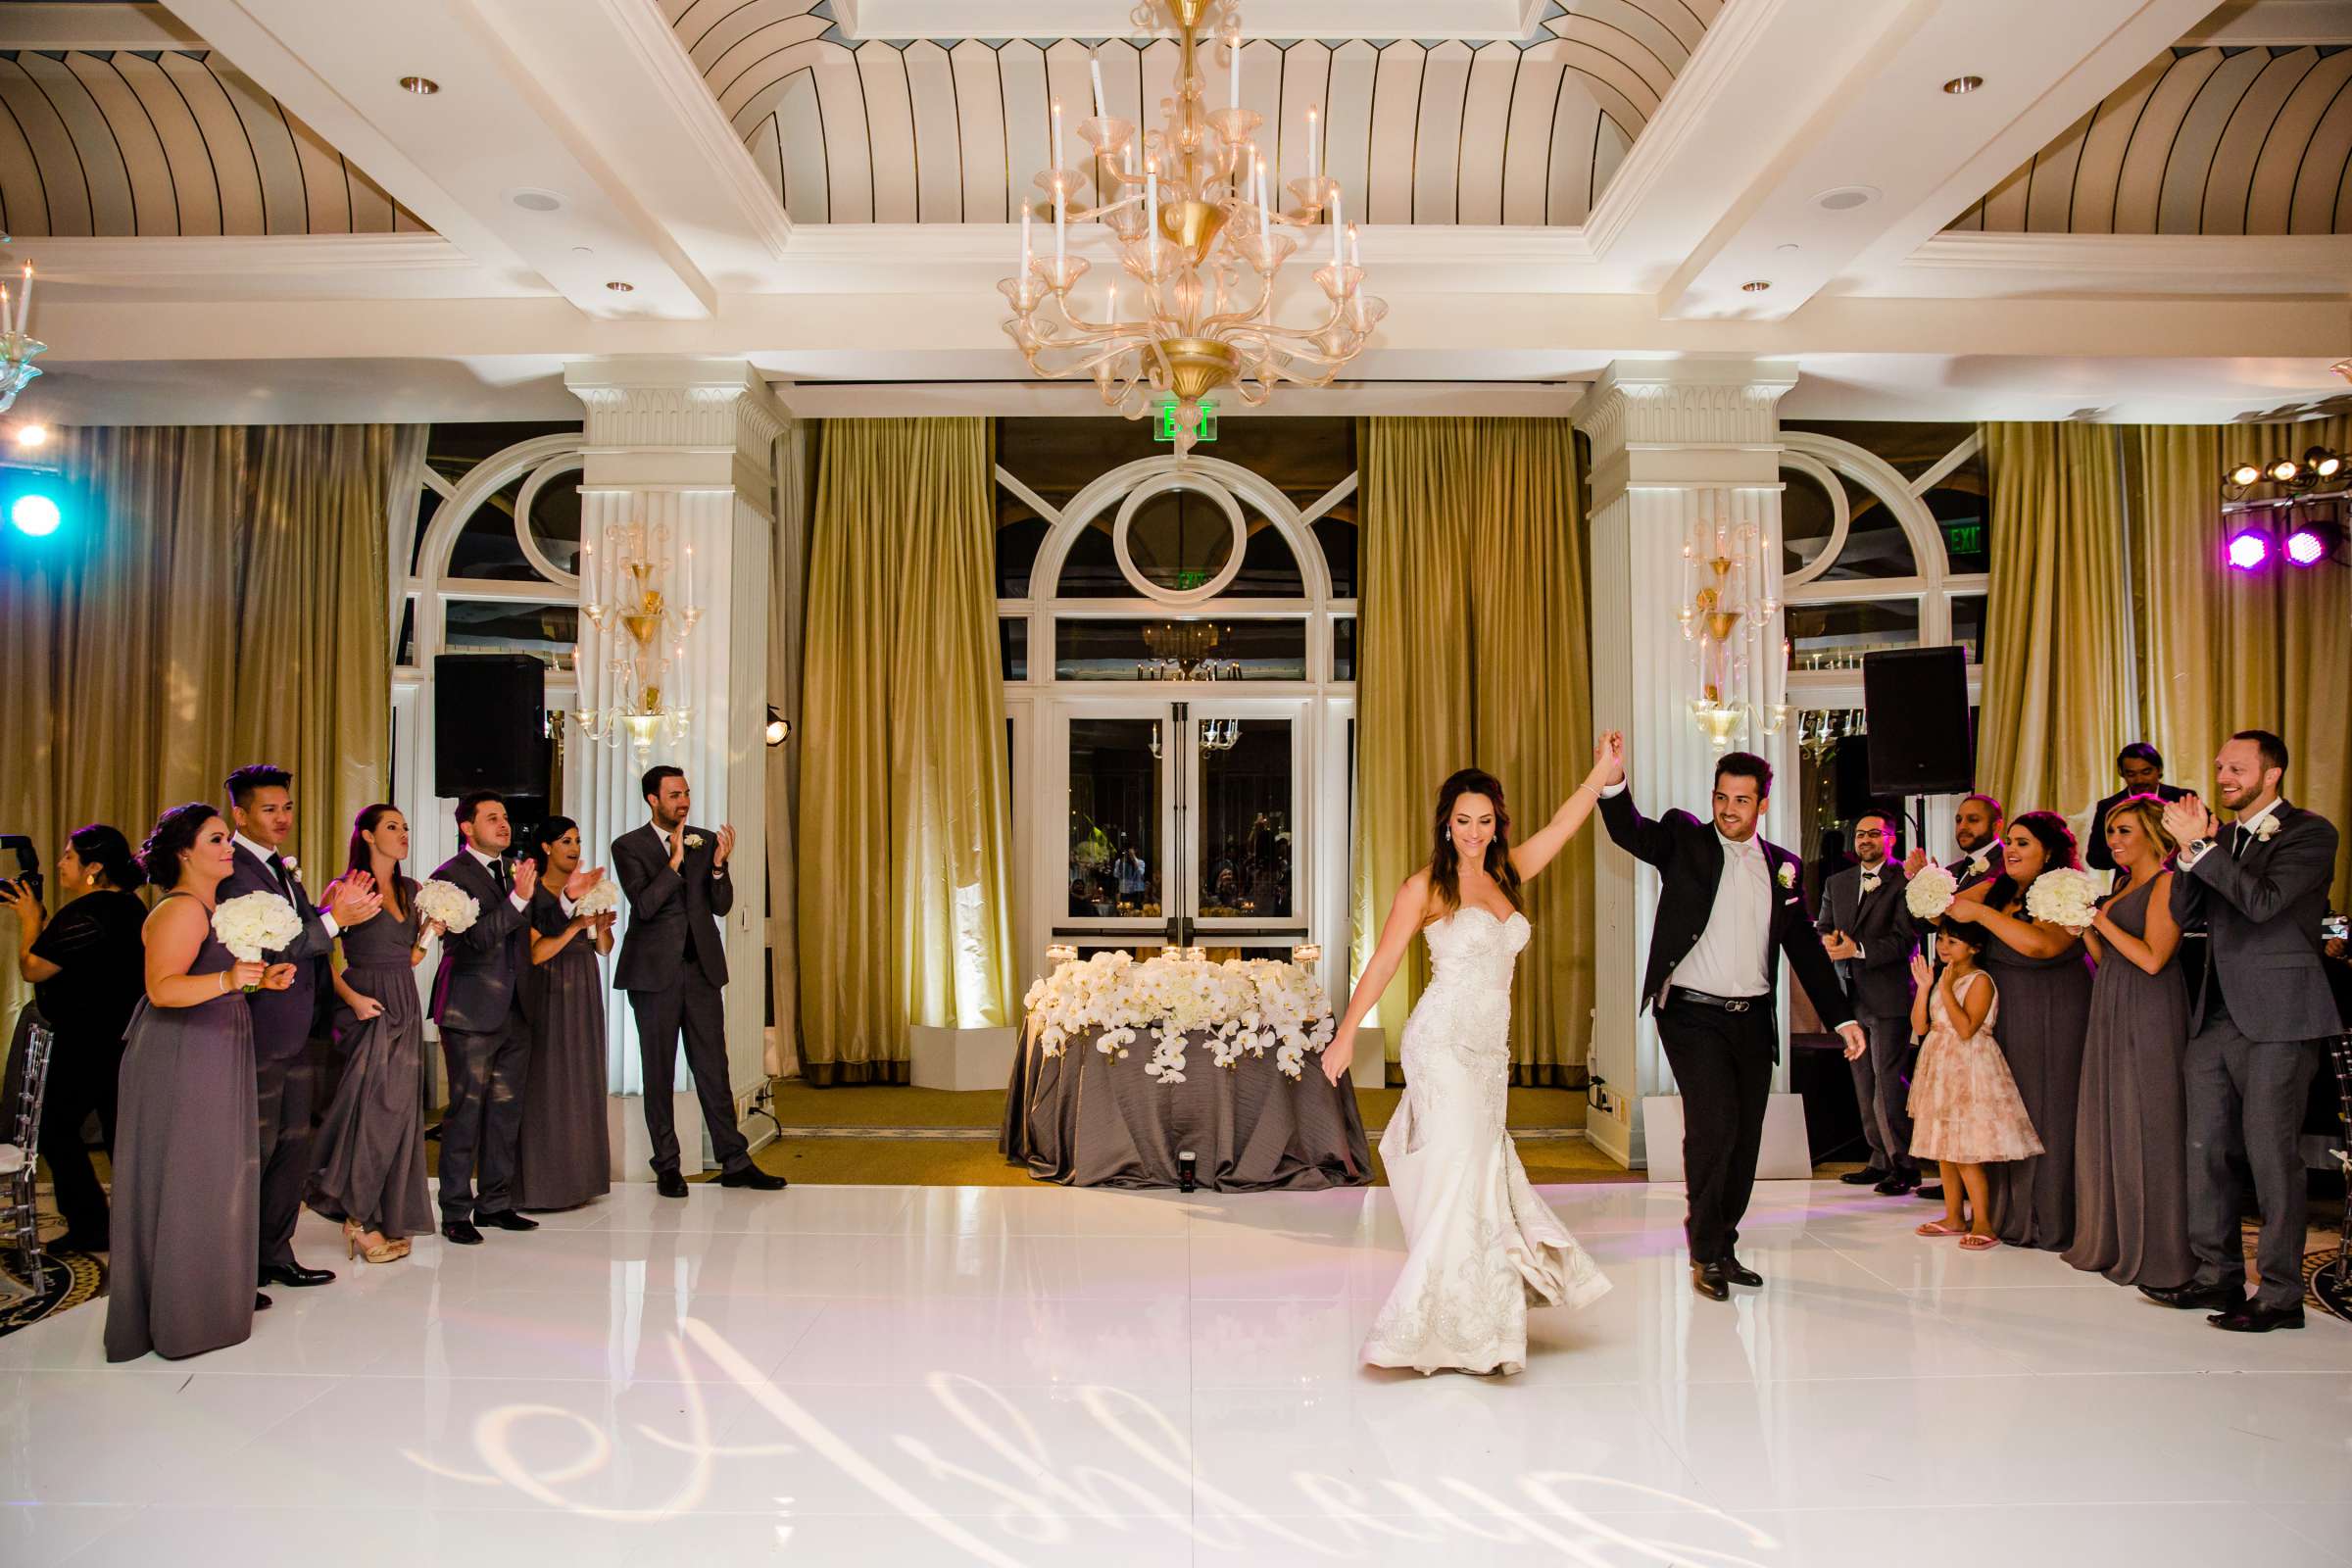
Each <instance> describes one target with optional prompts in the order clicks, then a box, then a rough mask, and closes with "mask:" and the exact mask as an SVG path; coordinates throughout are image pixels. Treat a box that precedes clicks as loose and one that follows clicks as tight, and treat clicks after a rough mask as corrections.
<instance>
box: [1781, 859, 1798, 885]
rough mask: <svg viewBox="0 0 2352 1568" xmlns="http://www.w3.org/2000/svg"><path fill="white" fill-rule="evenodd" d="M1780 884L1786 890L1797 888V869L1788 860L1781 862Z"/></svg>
mask: <svg viewBox="0 0 2352 1568" xmlns="http://www.w3.org/2000/svg"><path fill="white" fill-rule="evenodd" d="M1780 884H1781V886H1783V887H1785V888H1792V887H1794V886H1796V867H1795V866H1793V865H1790V864H1789V862H1788V861H1786V860H1783V861H1782V862H1781V870H1780Z"/></svg>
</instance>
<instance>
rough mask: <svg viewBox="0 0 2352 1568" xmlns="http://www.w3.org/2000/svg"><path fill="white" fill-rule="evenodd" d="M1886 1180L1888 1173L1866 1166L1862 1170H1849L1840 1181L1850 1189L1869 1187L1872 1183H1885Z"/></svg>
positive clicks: (1839, 1178)
mask: <svg viewBox="0 0 2352 1568" xmlns="http://www.w3.org/2000/svg"><path fill="white" fill-rule="evenodd" d="M1886 1178H1887V1173H1886V1172H1885V1171H1883V1170H1876V1169H1873V1168H1872V1167H1871V1166H1868V1165H1865V1166H1863V1167H1862V1168H1861V1169H1860V1170H1849V1171H1847V1172H1846V1173H1845V1174H1844V1175H1842V1176H1840V1177H1838V1180H1839V1181H1841V1182H1843V1183H1845V1185H1846V1186H1848V1187H1868V1186H1870V1185H1871V1184H1872V1183H1874V1182H1880V1181H1884V1180H1886Z"/></svg>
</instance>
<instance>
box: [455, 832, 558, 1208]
mask: <svg viewBox="0 0 2352 1568" xmlns="http://www.w3.org/2000/svg"><path fill="white" fill-rule="evenodd" d="M458 837H459V839H460V840H461V841H463V843H464V846H465V847H464V848H462V849H461V850H459V851H458V853H457V854H455V855H453V856H451V857H450V858H448V859H446V860H444V861H442V862H441V864H439V865H438V866H436V867H434V869H433V876H432V880H434V881H436V882H447V883H449V884H451V885H452V886H454V887H456V888H458V889H460V890H461V891H463V892H465V893H466V894H469V895H470V896H471V897H472V899H473V902H474V904H475V905H476V906H478V907H479V911H480V912H479V913H477V914H476V915H475V916H474V919H473V924H471V925H470V926H467V927H466V929H465V930H463V931H453V932H447V933H444V934H443V936H442V938H441V968H440V970H439V972H437V973H436V974H435V975H434V976H433V1021H434V1022H435V1023H437V1024H439V1025H440V1026H441V1061H442V1064H443V1065H444V1066H445V1067H447V1068H448V1069H449V1113H448V1114H447V1115H445V1116H444V1117H442V1119H441V1234H442V1236H443V1237H444V1238H445V1239H446V1240H448V1241H450V1242H453V1243H455V1244H456V1245H458V1246H460V1247H478V1246H480V1245H481V1240H482V1231H481V1228H482V1227H483V1226H485V1225H488V1226H491V1227H493V1228H495V1229H498V1230H502V1231H535V1230H537V1229H538V1228H539V1222H538V1221H537V1220H535V1219H525V1218H524V1217H523V1216H522V1215H520V1214H517V1213H516V1212H515V1157H516V1154H515V1151H516V1146H517V1143H518V1141H519V1139H520V1136H521V1133H522V1096H523V1090H524V1087H525V1085H526V1084H527V1082H528V1080H529V1077H530V1070H531V1030H530V1025H529V1023H528V1022H527V1021H526V1020H525V1019H524V1018H523V1015H522V1002H521V997H520V995H519V993H520V991H521V989H522V978H523V976H524V975H525V974H526V973H528V972H529V970H530V963H531V928H530V920H529V919H528V918H527V916H526V913H525V911H527V910H528V909H529V908H530V905H531V895H532V894H533V893H535V892H537V891H538V887H539V863H538V862H537V861H536V860H533V859H532V858H530V857H528V856H524V857H522V858H519V859H516V860H515V861H513V862H509V861H508V859H507V858H506V855H507V849H508V847H509V846H510V845H511V844H512V843H513V842H514V838H515V827H514V824H513V823H511V822H509V821H508V820H507V803H506V800H505V798H504V797H503V796H500V795H498V794H497V793H496V792H494V791H491V790H475V791H473V792H472V793H471V794H468V795H465V796H462V797H460V798H459V800H458ZM477 1180H478V1182H479V1191H478V1192H477V1191H476V1182H477Z"/></svg>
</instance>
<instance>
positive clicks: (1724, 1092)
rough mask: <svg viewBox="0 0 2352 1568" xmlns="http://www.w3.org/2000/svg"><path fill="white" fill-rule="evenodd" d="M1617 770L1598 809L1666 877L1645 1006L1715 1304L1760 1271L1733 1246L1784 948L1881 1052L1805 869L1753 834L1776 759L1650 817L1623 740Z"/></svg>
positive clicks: (1777, 1034)
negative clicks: (1706, 806) (1849, 990)
mask: <svg viewBox="0 0 2352 1568" xmlns="http://www.w3.org/2000/svg"><path fill="white" fill-rule="evenodd" d="M1607 744H1608V749H1609V755H1610V758H1611V760H1612V762H1613V766H1612V768H1611V772H1612V773H1613V774H1614V777H1612V779H1611V780H1610V782H1609V783H1608V784H1607V785H1606V786H1605V787H1604V788H1603V789H1602V790H1601V792H1600V817H1601V821H1602V822H1604V823H1605V824H1607V826H1608V830H1609V837H1610V838H1611V839H1613V840H1615V841H1616V843H1617V846H1618V848H1620V849H1622V850H1624V851H1625V852H1626V853H1628V854H1629V855H1632V856H1633V857H1634V858H1637V859H1641V860H1645V861H1647V862H1648V863H1649V864H1651V865H1653V866H1656V867H1657V869H1658V872H1659V875H1660V877H1661V879H1662V886H1661V887H1660V889H1659V892H1658V913H1657V920H1656V923H1655V924H1654V925H1653V926H1652V927H1651V929H1650V936H1649V962H1648V965H1647V967H1646V969H1645V970H1644V972H1643V974H1642V1006H1643V1007H1644V1008H1654V1009H1655V1012H1656V1016H1657V1021H1658V1039H1659V1041H1660V1042H1661V1043H1662V1044H1664V1046H1665V1048H1666V1060H1667V1063H1668V1064H1669V1065H1670V1066H1672V1067H1673V1068H1674V1077H1675V1082H1676V1083H1677V1084H1679V1085H1680V1086H1681V1087H1682V1091H1683V1175H1684V1178H1685V1180H1686V1183H1687V1184H1688V1186H1689V1188H1690V1194H1691V1200H1690V1201H1691V1208H1690V1217H1689V1219H1688V1220H1687V1222H1686V1223H1685V1226H1684V1232H1685V1235H1686V1236H1687V1237H1688V1238H1689V1241H1690V1244H1691V1288H1692V1289H1693V1290H1695V1291H1697V1292H1698V1294H1699V1295H1701V1296H1704V1297H1706V1298H1707V1299H1710V1300H1715V1301H1722V1300H1728V1299H1730V1298H1731V1294H1732V1293H1731V1287H1732V1286H1734V1285H1761V1284H1763V1283H1764V1281H1763V1278H1762V1277H1761V1276H1760V1275H1758V1274H1757V1273H1756V1272H1755V1270H1753V1269H1751V1268H1749V1267H1747V1266H1746V1265H1745V1264H1743V1263H1741V1262H1740V1258H1739V1256H1738V1254H1737V1253H1736V1252H1735V1251H1734V1250H1733V1249H1734V1247H1735V1246H1736V1245H1737V1244H1738V1242H1739V1240H1740V1218H1741V1217H1742V1216H1743V1215H1745V1214H1746V1212H1747V1200H1748V1195H1749V1194H1750V1192H1752V1191H1753V1189H1754V1187H1755V1183H1756V1157H1757V1155H1758V1153H1759V1152H1761V1151H1762V1149H1763V1145H1764V1110H1765V1106H1766V1104H1767V1103H1769V1101H1770V1098H1771V1094H1772V1071H1773V1068H1774V1067H1775V1066H1776V1065H1778V1064H1779V1062H1780V1059H1781V1029H1780V1005H1779V996H1780V972H1781V958H1782V956H1783V955H1784V954H1785V955H1786V956H1787V957H1788V959H1789V965H1790V966H1791V967H1792V968H1794V969H1795V970H1796V977H1797V980H1798V982H1799V983H1801V984H1802V985H1803V986H1804V988H1805V995H1806V996H1807V997H1810V998H1811V999H1812V1001H1813V1008H1814V1010H1815V1011H1816V1012H1818V1013H1820V1014H1821V1016H1822V1018H1823V1020H1824V1021H1825V1022H1830V1023H1833V1024H1834V1025H1835V1027H1836V1028H1837V1031H1838V1034H1839V1035H1840V1036H1842V1037H1843V1038H1844V1040H1845V1048H1846V1059H1847V1060H1848V1061H1851V1060H1854V1059H1855V1058H1856V1057H1858V1056H1860V1055H1861V1054H1863V1053H1865V1052H1867V1051H1868V1050H1869V1049H1870V1042H1869V1039H1868V1037H1867V1036H1865V1035H1864V1034H1863V1032H1862V1026H1861V1025H1860V1024H1858V1023H1856V1022H1855V1021H1854V1014H1853V1009H1852V1008H1851V1007H1850V1006H1848V1005H1847V1003H1846V997H1845V988H1844V987H1843V986H1840V985H1839V984H1838V971H1837V969H1836V968H1835V967H1834V966H1833V965H1832V963H1831V962H1830V956H1829V955H1828V954H1827V953H1825V952H1824V951H1823V950H1822V945H1821V938H1820V937H1819V936H1818V935H1817V934H1816V933H1815V931H1814V929H1813V920H1812V917H1811V916H1810V915H1809V914H1807V913H1806V912H1805V896H1804V891H1803V887H1802V878H1803V869H1804V868H1803V866H1802V864H1801V863H1800V862H1799V861H1798V859H1797V858H1796V857H1795V856H1793V855H1791V854H1789V852H1788V851H1787V850H1784V849H1782V848H1781V847H1780V846H1779V845H1776V844H1769V843H1766V842H1765V841H1764V840H1763V839H1762V838H1760V837H1759V836H1758V835H1757V833H1756V824H1757V822H1758V821H1759V820H1761V818H1762V817H1763V814H1764V806H1765V803H1766V801H1768V800H1769V799H1770V798H1771V795H1772V764H1771V763H1769V762H1767V761H1765V760H1763V759H1762V758H1760V757H1753V756H1750V755H1749V754H1747V753H1745V752H1732V753H1730V754H1728V755H1726V756H1725V757H1723V758H1721V759H1720V760H1717V762H1716V763H1715V797H1714V819H1713V820H1712V821H1711V822H1701V821H1699V820H1698V819H1697V818H1696V817H1694V816H1692V815H1691V813H1690V812H1688V811H1681V810H1675V811H1668V812H1667V813H1666V816H1665V818H1664V820H1662V821H1656V822H1653V821H1651V820H1650V819H1649V818H1647V817H1645V816H1643V815H1642V813H1641V812H1640V811H1639V810H1637V809H1635V807H1634V801H1633V797H1632V796H1631V795H1630V794H1629V793H1627V790H1626V787H1625V741H1624V737H1623V736H1621V735H1611V736H1610V737H1609V739H1608V743H1607Z"/></svg>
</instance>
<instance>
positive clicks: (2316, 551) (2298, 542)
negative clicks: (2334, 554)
mask: <svg viewBox="0 0 2352 1568" xmlns="http://www.w3.org/2000/svg"><path fill="white" fill-rule="evenodd" d="M2280 549H2281V550H2282V551H2283V553H2284V554H2285V556H2286V559H2287V560H2289V561H2291V562H2293V563H2294V564H2296V565H2298V566H2316V565H2318V564H2320V563H2321V562H2323V561H2326V560H2327V540H2326V539H2325V538H2323V537H2321V535H2320V533H2319V531H2318V530H2317V529H2314V528H2297V529H2296V530H2295V531H2294V532H2293V533H2290V534H2288V535H2287V536H2286V543H2285V544H2284V545H2282V546H2281V547H2280Z"/></svg>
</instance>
